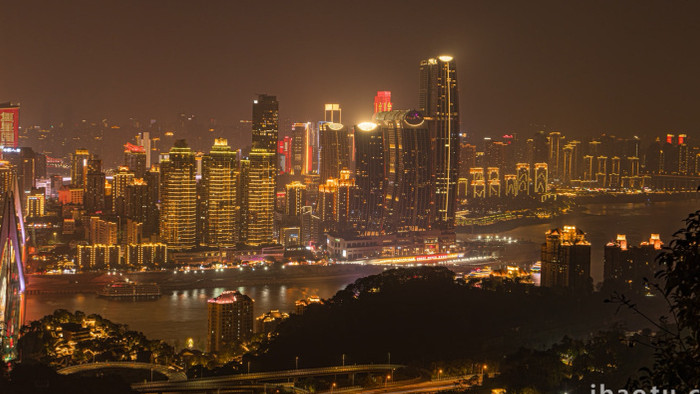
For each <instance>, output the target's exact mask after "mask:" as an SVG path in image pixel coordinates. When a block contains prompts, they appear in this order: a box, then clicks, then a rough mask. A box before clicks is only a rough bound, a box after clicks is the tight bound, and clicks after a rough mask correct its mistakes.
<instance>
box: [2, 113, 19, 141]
mask: <svg viewBox="0 0 700 394" xmlns="http://www.w3.org/2000/svg"><path fill="white" fill-rule="evenodd" d="M18 143H19V105H18V104H12V103H10V102H7V103H0V148H16V147H17V145H18Z"/></svg>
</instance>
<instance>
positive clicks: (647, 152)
mask: <svg viewBox="0 0 700 394" xmlns="http://www.w3.org/2000/svg"><path fill="white" fill-rule="evenodd" d="M459 171H460V174H459V194H460V198H461V199H462V200H465V201H466V200H469V199H484V198H489V197H517V196H530V195H533V194H535V195H540V194H546V193H548V191H549V190H550V188H551V187H556V188H581V189H609V190H641V189H645V188H652V189H676V190H679V189H692V185H693V184H694V183H695V182H696V181H697V180H698V177H699V176H700V147H698V146H693V145H691V144H690V143H689V140H688V137H687V136H686V135H685V134H678V135H676V134H668V135H666V137H665V138H663V139H662V138H657V139H656V140H654V141H651V142H647V143H646V144H643V143H642V140H641V139H640V138H638V137H633V138H619V137H615V136H612V135H607V134H603V135H601V136H599V137H597V138H592V139H590V140H588V141H581V140H577V139H572V138H567V137H566V136H565V135H563V134H562V133H560V132H557V131H554V132H549V133H545V132H544V131H539V132H537V133H535V134H534V135H533V136H531V137H526V138H522V137H521V136H520V135H518V134H517V133H513V134H506V135H503V136H502V137H501V138H484V139H483V140H482V141H480V142H478V143H474V142H472V143H467V142H464V141H463V142H462V145H461V150H460V170H459Z"/></svg>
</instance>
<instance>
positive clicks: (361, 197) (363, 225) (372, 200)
mask: <svg viewBox="0 0 700 394" xmlns="http://www.w3.org/2000/svg"><path fill="white" fill-rule="evenodd" d="M355 149H356V156H355V162H356V163H355V182H356V184H357V189H358V190H357V199H356V203H355V207H356V211H355V214H356V215H357V217H356V218H353V220H355V221H357V223H358V225H359V229H360V230H361V231H362V232H363V233H365V234H378V233H380V232H382V231H383V230H384V188H385V184H386V181H387V180H386V174H385V173H384V140H383V135H382V130H381V129H380V128H379V126H378V125H377V124H376V123H371V122H364V123H360V124H358V125H355Z"/></svg>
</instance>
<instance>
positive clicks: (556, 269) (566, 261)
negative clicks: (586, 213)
mask: <svg viewBox="0 0 700 394" xmlns="http://www.w3.org/2000/svg"><path fill="white" fill-rule="evenodd" d="M590 273H591V244H590V243H589V242H588V241H587V240H586V236H585V233H584V232H583V231H581V230H580V229H577V228H576V227H575V226H564V228H563V229H558V228H557V229H553V230H549V231H547V233H546V234H545V243H543V244H542V281H541V283H542V286H543V287H563V288H569V289H572V290H573V291H583V292H586V291H591V290H592V281H591V275H590Z"/></svg>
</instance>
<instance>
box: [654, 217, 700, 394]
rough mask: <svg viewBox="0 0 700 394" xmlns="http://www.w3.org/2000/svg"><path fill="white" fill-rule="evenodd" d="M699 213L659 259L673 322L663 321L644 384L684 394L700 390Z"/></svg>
mask: <svg viewBox="0 0 700 394" xmlns="http://www.w3.org/2000/svg"><path fill="white" fill-rule="evenodd" d="M699 244H700V211H696V212H694V213H692V214H690V215H689V216H688V218H687V219H686V220H685V228H683V229H681V230H679V231H677V232H676V233H675V234H673V240H672V241H671V242H670V244H669V246H668V247H666V248H664V250H663V251H662V253H661V254H660V255H659V256H658V257H657V259H658V261H659V264H660V265H661V270H660V271H659V272H657V274H656V278H658V279H659V280H660V282H661V285H659V286H658V288H659V290H660V291H662V294H663V296H664V297H665V298H666V300H667V301H668V304H669V309H670V314H671V319H662V320H661V322H660V324H659V326H660V330H659V334H658V335H657V336H656V338H655V339H654V340H653V341H652V344H653V346H654V347H655V349H656V353H655V362H654V365H653V366H652V367H651V368H649V369H647V370H645V373H644V376H643V377H642V379H641V380H642V382H643V383H645V384H646V385H648V386H651V385H656V386H665V387H668V388H675V389H676V391H679V392H683V391H684V390H685V391H687V390H689V389H695V388H698V387H700V372H699V371H700V345H699V344H700V342H699V341H700V253H699V250H698V246H699Z"/></svg>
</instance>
